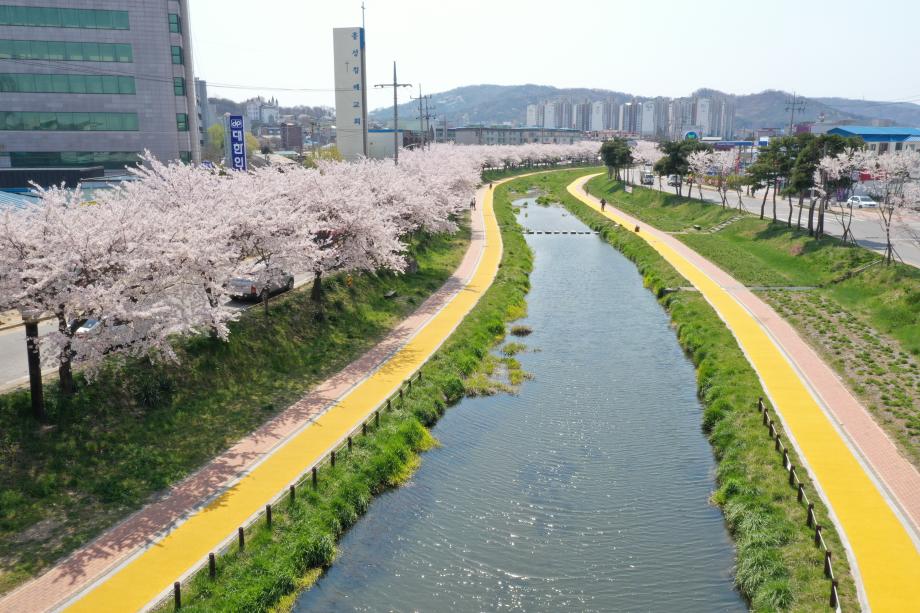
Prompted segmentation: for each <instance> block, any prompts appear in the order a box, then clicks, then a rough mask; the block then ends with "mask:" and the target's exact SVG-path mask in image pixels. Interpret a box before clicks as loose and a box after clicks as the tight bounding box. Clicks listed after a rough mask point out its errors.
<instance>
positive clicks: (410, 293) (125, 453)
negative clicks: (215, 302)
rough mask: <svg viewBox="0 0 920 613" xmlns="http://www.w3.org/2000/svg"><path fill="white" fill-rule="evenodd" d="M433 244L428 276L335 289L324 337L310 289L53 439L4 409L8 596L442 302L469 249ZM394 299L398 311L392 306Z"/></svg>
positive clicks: (128, 384) (65, 419)
mask: <svg viewBox="0 0 920 613" xmlns="http://www.w3.org/2000/svg"><path fill="white" fill-rule="evenodd" d="M463 226H464V227H463V229H462V230H461V231H460V232H459V233H457V234H456V235H454V236H447V235H439V236H420V237H416V238H415V240H414V241H413V244H412V249H411V252H412V254H413V256H414V257H415V258H416V259H417V261H418V264H419V270H418V272H415V273H412V274H406V275H392V274H381V275H376V276H375V275H356V276H355V277H354V280H353V284H352V286H351V287H347V286H346V284H345V283H344V282H339V281H338V280H336V279H330V282H329V283H328V284H327V286H326V288H327V292H328V293H327V296H326V306H325V311H326V318H325V320H324V321H323V322H322V323H317V321H316V318H315V305H314V304H313V303H312V302H311V301H310V298H309V287H307V288H304V289H302V290H298V291H295V292H292V293H290V294H288V295H285V296H283V297H279V298H278V299H276V300H273V301H272V305H271V317H270V320H268V321H266V320H265V319H264V316H263V314H262V310H261V308H254V309H251V310H250V311H248V312H246V313H245V314H243V316H242V317H241V319H240V320H239V321H238V322H236V323H234V324H233V325H232V326H231V328H232V333H231V336H230V341H229V342H227V343H223V342H220V341H217V340H213V339H210V338H207V337H200V338H195V339H192V340H190V341H186V342H183V343H181V346H180V347H179V353H180V355H181V363H180V364H178V365H159V366H152V365H149V364H142V363H131V364H127V365H126V366H125V367H124V368H123V369H122V370H120V371H115V370H109V371H107V372H104V373H103V374H102V376H101V377H100V378H99V379H98V380H97V381H96V382H95V383H93V384H92V385H81V388H80V391H79V393H78V394H77V396H76V397H75V398H73V399H71V400H69V401H63V400H62V399H60V397H59V395H58V394H57V393H56V391H55V390H54V389H53V387H54V386H53V385H49V386H47V387H48V388H49V389H47V391H46V398H47V399H48V404H49V406H48V412H49V419H50V424H51V427H50V428H49V427H45V428H39V427H38V425H37V424H36V423H35V422H34V421H33V420H32V419H31V417H30V413H29V395H28V392H27V391H21V392H16V393H13V394H8V395H6V396H2V397H0V466H2V471H0V592H4V591H7V590H9V589H11V588H12V587H14V586H15V585H17V584H19V583H21V582H23V581H25V580H26V579H28V578H29V577H31V576H34V575H36V574H38V573H40V572H41V571H42V570H43V569H45V568H47V567H48V566H49V565H50V564H52V563H53V562H55V560H57V559H58V558H60V557H61V556H63V555H65V554H67V553H69V552H70V551H73V550H74V549H76V548H77V547H79V546H80V545H82V544H84V543H86V542H88V541H89V540H90V539H92V538H93V537H94V536H96V535H97V534H99V533H100V532H102V531H104V530H105V529H107V528H108V527H110V526H111V525H113V524H114V523H116V522H117V521H118V520H120V519H121V518H123V517H125V516H126V515H128V514H129V513H130V512H132V511H134V510H135V509H137V508H139V507H140V506H142V505H143V504H144V503H145V502H147V501H149V500H150V497H151V495H153V494H154V493H156V492H158V491H161V490H163V489H164V488H166V487H168V486H169V485H171V484H173V483H175V482H177V481H179V480H181V479H182V478H183V477H185V476H187V475H188V474H190V473H191V472H193V471H194V470H195V469H197V468H198V467H199V466H201V465H202V464H203V463H205V462H206V461H207V460H209V459H210V458H212V457H214V456H216V455H218V454H219V453H221V452H222V451H224V450H225V449H227V448H228V447H229V446H230V445H232V444H233V443H234V442H235V441H237V440H238V439H239V438H241V437H242V436H244V435H246V434H247V433H249V432H251V431H252V430H254V429H255V428H257V427H258V426H259V425H261V424H262V423H264V422H265V421H266V420H267V419H269V418H271V417H272V416H274V415H275V414H277V413H278V412H279V411H281V410H282V409H284V408H285V407H287V406H288V405H289V404H290V403H291V402H293V401H294V400H296V399H297V398H299V397H300V396H301V395H302V394H303V393H304V392H305V391H306V390H307V389H309V388H310V387H312V386H313V385H315V384H316V383H317V382H319V381H321V380H323V379H324V378H326V377H327V376H328V375H330V374H332V373H334V372H336V371H338V370H339V369H341V368H342V367H343V366H345V365H346V364H347V363H348V362H350V361H351V360H352V359H354V358H355V357H357V356H358V355H360V354H361V353H362V352H364V351H365V350H367V349H368V348H369V347H370V346H372V345H373V344H374V343H375V342H376V341H377V340H378V339H380V338H382V337H383V336H384V335H385V334H386V333H387V332H388V331H389V330H390V329H391V328H392V327H393V326H394V325H395V324H396V323H398V322H399V321H400V320H401V319H402V318H404V317H405V316H406V315H407V314H408V313H410V312H411V311H412V310H414V309H415V307H416V306H417V305H419V304H421V302H423V301H424V300H425V298H427V297H428V296H429V295H430V294H431V293H433V292H434V291H435V290H436V289H437V288H439V287H440V286H441V285H442V284H443V283H444V281H445V280H446V279H447V278H448V277H449V276H450V274H451V273H452V272H453V271H454V269H455V268H456V267H457V265H458V264H459V262H460V260H461V259H462V257H463V254H464V253H465V251H466V248H467V246H468V244H469V227H468V224H466V223H464V224H463ZM391 290H395V291H396V297H395V298H391V299H388V298H386V297H385V294H387V293H388V292H389V291H391Z"/></svg>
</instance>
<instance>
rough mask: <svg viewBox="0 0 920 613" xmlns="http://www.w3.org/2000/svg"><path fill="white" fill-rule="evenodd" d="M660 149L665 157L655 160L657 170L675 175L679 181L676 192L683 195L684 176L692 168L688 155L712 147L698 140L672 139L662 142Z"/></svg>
mask: <svg viewBox="0 0 920 613" xmlns="http://www.w3.org/2000/svg"><path fill="white" fill-rule="evenodd" d="M658 149H660V150H661V152H662V153H663V154H664V157H662V158H661V159H660V160H658V161H657V162H655V172H657V173H658V174H659V175H668V176H670V175H675V176H676V177H677V179H678V181H677V185H675V186H674V193H676V194H677V195H678V196H682V195H683V182H684V177H685V176H687V173H688V172H689V170H690V167H689V164H688V163H687V156H688V155H690V154H691V153H693V152H694V151H708V150H710V149H711V147H710V146H709V145H707V144H706V143H701V142H699V141H696V140H672V141H667V142H664V143H661V144H660V145H658Z"/></svg>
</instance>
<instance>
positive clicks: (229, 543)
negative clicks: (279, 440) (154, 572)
mask: <svg viewBox="0 0 920 613" xmlns="http://www.w3.org/2000/svg"><path fill="white" fill-rule="evenodd" d="M421 380H422V370H421V369H419V370H418V371H416V373H415V374H414V375H413V376H412V377H410V378H408V379H406V380H405V381H404V382H403V383H402V385H400V386H399V389H398V390H397V391H395V392H394V393H393V394H391V395H390V396H389V397H388V398H387V399H386V400H385V401H382V402H381V403H380V404H379V405H378V406H377V407H376V408H375V409H374V410H373V411H372V412H371V414H370V415H368V416H367V418H366V419H364V420H362V422H361V424H360V425H358V426H355V427H354V428H353V429H352V430H350V431H349V432H347V433H345V434H344V435H343V436H342V437H340V438H339V440H338V441H336V443H335V444H333V445H332V447H331V448H330V449H329V450H328V451H327V452H326V453H325V454H324V455H323V456H322V457H321V458H320V459H319V460H317V461H316V462H315V463H314V464H312V465H310V466H308V467H307V468H305V469H304V471H303V472H302V473H301V474H300V475H298V476H297V478H296V479H295V480H294V482H293V483H291V484H290V485H289V486H288V487H286V488H284V489H283V490H281V491H280V492H279V493H278V494H277V495H276V496H275V497H274V498H273V499H272V500H271V501H270V502H269V503H268V504H266V505H265V508H264V509H262V510H260V511H259V512H258V513H256V514H255V515H253V516H252V517H250V518H249V520H248V521H247V522H246V523H245V524H244V525H243V526H240V527H239V528H238V529H237V530H236V532H235V533H232V534H230V535H228V536H227V538H226V539H224V540H223V541H222V542H221V543H220V544H218V546H217V549H215V551H212V552H210V553H208V555H207V557H204V558H202V559H201V560H199V561H198V562H196V563H195V565H194V566H193V567H192V568H191V569H190V570H189V571H188V572H186V573H185V574H184V575H183V576H182V577H180V579H179V580H178V581H176V582H175V583H173V586H172V590H171V592H172V594H171V595H172V599H173V608H174V609H175V610H176V611H178V610H180V609H181V608H182V586H183V585H188V583H189V582H190V581H192V580H193V579H194V578H195V577H196V576H197V575H198V573H199V572H201V571H202V570H203V569H204V568H205V567H207V569H208V571H207V572H208V577H209V578H210V579H211V580H216V579H217V562H218V558H219V557H223V556H224V555H226V554H228V553H230V552H231V550H232V548H233V542H234V541H236V542H237V551H245V549H246V531H247V530H249V529H251V528H252V527H253V526H254V525H255V524H256V523H257V522H258V521H259V520H260V519H261V518H262V517H265V523H266V527H267V528H268V529H271V527H272V511H273V509H274V510H275V511H276V512H277V511H278V503H280V502H281V501H282V499H283V498H284V497H285V495H287V496H288V499H289V507H288V508H290V506H292V505H293V504H294V501H295V499H296V496H297V489H298V488H300V487H303V486H304V485H305V484H306V482H307V481H308V480H309V481H310V482H311V486H312V487H313V489H314V490H316V489H317V488H318V487H319V469H320V468H321V467H322V466H324V465H325V464H327V463H328V464H329V468H335V460H336V452H340V451H341V450H342V448H343V447H347V448H348V450H349V451H351V450H352V446H353V442H352V441H353V438H354V437H355V436H357V435H358V433H359V432H360V433H361V435H362V436H367V432H368V425H369V423H370V422H371V421H373V423H374V426H373V427H374V429H377V428H379V427H380V414H381V413H383V412H385V411H392V410H393V405H394V403H396V402H398V403H399V404H400V405H403V404H405V394H408V393H409V392H410V391H411V390H412V383H413V381H415V382H419V381H421ZM169 597H170V590H166V591H164V592H163V593H162V594H161V595H160V597H159V598H157V599H156V601H155V602H154V603H153V604H152V605H151V606H150V607H149V609H148V610H150V609H157V608H159V607H161V606H163V605H164V604H165V603H166V602H168V600H169Z"/></svg>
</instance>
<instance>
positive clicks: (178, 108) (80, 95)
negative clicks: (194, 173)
mask: <svg viewBox="0 0 920 613" xmlns="http://www.w3.org/2000/svg"><path fill="white" fill-rule="evenodd" d="M75 4H77V3H74V2H72V1H71V0H10V1H8V2H3V1H2V0H0V91H2V92H3V95H2V98H0V143H2V145H3V147H2V149H0V167H12V168H51V167H56V168H75V167H86V166H100V165H101V166H102V167H104V168H105V169H106V171H112V172H117V171H121V170H123V168H124V166H125V165H127V164H135V163H136V162H137V160H138V154H139V153H141V152H143V151H144V150H145V149H147V150H149V151H150V152H151V153H152V154H153V155H155V156H156V157H157V158H159V159H161V160H177V159H178V160H184V161H193V160H194V161H198V160H199V159H200V152H201V148H200V140H199V138H198V135H199V132H198V112H197V107H196V95H195V75H194V69H193V66H192V57H193V56H192V48H191V36H190V24H189V16H188V3H187V2H179V1H177V0H144V1H143V2H140V1H138V0H93V2H83V3H79V5H80V6H81V7H83V6H87V5H92V8H73V7H74V5H75Z"/></svg>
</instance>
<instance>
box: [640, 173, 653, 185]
mask: <svg viewBox="0 0 920 613" xmlns="http://www.w3.org/2000/svg"><path fill="white" fill-rule="evenodd" d="M642 185H655V175H654V174H652V173H650V172H644V173H642Z"/></svg>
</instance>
